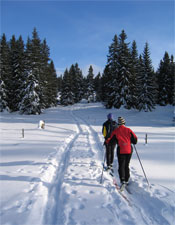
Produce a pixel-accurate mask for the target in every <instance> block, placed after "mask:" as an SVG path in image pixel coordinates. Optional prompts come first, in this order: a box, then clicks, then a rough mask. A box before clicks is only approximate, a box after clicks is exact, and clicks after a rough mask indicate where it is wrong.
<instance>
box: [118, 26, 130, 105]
mask: <svg viewBox="0 0 175 225" xmlns="http://www.w3.org/2000/svg"><path fill="white" fill-rule="evenodd" d="M126 39H127V35H126V33H125V31H124V30H122V32H121V34H120V35H119V53H118V54H119V55H118V92H119V95H118V103H117V107H116V108H120V107H121V106H122V105H123V106H124V107H125V108H127V109H130V108H131V107H132V97H131V87H130V83H131V55H130V51H129V47H128V46H129V43H126Z"/></svg>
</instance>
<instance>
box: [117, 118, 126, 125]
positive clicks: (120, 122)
mask: <svg viewBox="0 0 175 225" xmlns="http://www.w3.org/2000/svg"><path fill="white" fill-rule="evenodd" d="M124 124H125V119H124V118H123V117H118V125H124Z"/></svg>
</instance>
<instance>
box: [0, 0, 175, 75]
mask: <svg viewBox="0 0 175 225" xmlns="http://www.w3.org/2000/svg"><path fill="white" fill-rule="evenodd" d="M0 1H1V2H0V9H1V13H0V19H1V21H0V22H1V26H0V32H1V35H2V34H3V33H5V34H6V37H7V40H10V39H11V37H12V35H15V36H16V38H18V37H19V35H22V37H23V40H24V42H25V43H26V40H27V37H32V31H33V29H34V27H36V29H37V32H38V34H39V37H40V39H41V40H44V39H46V41H47V44H48V46H49V48H50V58H51V59H52V60H53V62H54V65H55V69H56V71H57V74H58V76H59V75H60V74H63V73H64V71H65V69H66V68H68V69H69V68H70V66H71V65H72V64H75V63H78V65H79V68H80V69H81V70H82V71H83V75H85V76H86V75H87V73H88V69H89V66H90V65H92V66H93V69H94V74H95V75H97V73H98V72H101V73H102V72H103V69H104V67H105V65H106V63H107V55H108V50H109V46H110V45H111V44H112V40H113V38H114V35H116V34H117V35H118V36H119V35H120V33H121V31H122V30H124V31H125V33H126V34H127V37H128V38H127V40H126V41H127V42H128V43H130V45H129V46H131V43H132V41H133V40H135V41H136V43H137V49H138V53H139V54H142V53H143V49H144V46H145V43H146V42H148V44H149V49H150V53H151V55H150V57H151V59H152V65H153V67H154V69H155V70H156V69H157V68H158V66H159V63H160V60H161V59H163V56H164V53H165V51H167V52H168V53H169V55H172V54H173V55H174V52H175V32H174V27H175V16H174V15H175V7H174V1H172V0H160V1H159V0H147V1H146V0H145V1H143V0H136V1H133V0H127V1H126V0H123V1H119V0H108V1H105V0H96V1H94V0H89V1H85V0H79V1H74V0H65V1H63V0H54V1H52V0H51V1H49V0H43V1H42V0H28V1H27V0H18V1H15V0H0ZM174 56H175V55H174Z"/></svg>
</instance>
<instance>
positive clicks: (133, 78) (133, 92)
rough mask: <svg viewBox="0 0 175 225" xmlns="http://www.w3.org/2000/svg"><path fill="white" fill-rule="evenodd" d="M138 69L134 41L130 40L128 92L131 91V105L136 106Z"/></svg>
mask: <svg viewBox="0 0 175 225" xmlns="http://www.w3.org/2000/svg"><path fill="white" fill-rule="evenodd" d="M138 71H139V59H138V51H137V44H136V41H133V42H132V46H131V77H130V85H129V88H130V93H131V107H132V108H136V107H137V77H138Z"/></svg>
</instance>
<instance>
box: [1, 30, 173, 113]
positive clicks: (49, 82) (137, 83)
mask: <svg viewBox="0 0 175 225" xmlns="http://www.w3.org/2000/svg"><path fill="white" fill-rule="evenodd" d="M126 39H127V35H126V33H125V31H124V30H123V31H122V32H121V34H120V35H119V36H117V35H115V36H114V38H113V40H112V43H111V45H110V46H109V52H108V55H107V63H106V65H105V69H104V71H103V73H102V74H100V72H99V73H98V74H97V75H96V76H95V75H94V72H93V67H92V66H90V67H89V71H88V74H84V75H83V73H82V70H81V69H80V68H79V66H78V63H75V64H72V66H71V67H70V68H69V69H68V68H67V69H66V70H65V71H64V74H63V75H61V76H60V77H57V75H56V70H55V67H54V63H53V61H52V60H51V59H50V50H49V47H48V45H47V42H46V39H44V40H43V41H41V40H40V38H39V35H38V33H37V31H36V28H34V30H33V32H32V38H29V37H28V39H27V43H26V44H25V43H24V41H23V39H22V36H20V37H19V38H18V39H16V37H15V36H14V35H13V36H12V38H11V39H10V41H7V40H6V35H5V34H3V35H2V37H1V39H0V45H1V46H0V66H1V67H0V68H1V70H0V111H1V112H2V111H5V110H7V111H9V112H14V111H19V112H20V113H25V114H40V113H41V112H42V110H43V109H46V108H49V107H53V106H56V105H57V104H61V105H72V104H75V103H78V102H80V101H81V100H82V99H84V98H85V99H87V100H88V101H89V102H94V101H101V102H103V104H104V105H105V107H106V108H112V107H114V108H120V107H121V106H124V107H125V108H126V109H131V108H135V109H138V110H144V111H151V110H153V109H154V107H155V105H156V104H159V105H162V106H165V105H167V104H173V105H174V104H175V98H174V90H175V89H174V86H175V85H174V82H175V74H174V73H175V62H174V58H173V56H172V55H171V57H170V56H169V54H168V53H167V52H165V54H164V56H163V59H162V60H160V65H159V68H158V69H157V71H156V72H155V71H154V70H153V66H152V62H151V59H150V51H149V46H148V43H145V47H144V51H143V53H142V54H141V55H138V51H137V45H136V41H133V42H132V44H131V46H129V45H130V44H129V43H127V42H126Z"/></svg>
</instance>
